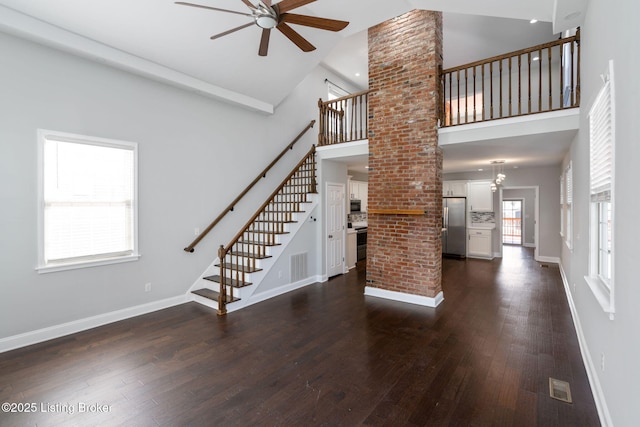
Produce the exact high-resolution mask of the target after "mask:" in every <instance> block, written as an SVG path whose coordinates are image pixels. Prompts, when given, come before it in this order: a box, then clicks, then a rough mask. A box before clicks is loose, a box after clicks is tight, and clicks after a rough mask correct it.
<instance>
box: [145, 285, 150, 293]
mask: <svg viewBox="0 0 640 427" xmlns="http://www.w3.org/2000/svg"><path fill="white" fill-rule="evenodd" d="M144 291H145V292H151V283H145V284H144Z"/></svg>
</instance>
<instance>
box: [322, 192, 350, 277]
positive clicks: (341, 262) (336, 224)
mask: <svg viewBox="0 0 640 427" xmlns="http://www.w3.org/2000/svg"><path fill="white" fill-rule="evenodd" d="M326 194H327V199H326V204H327V236H326V238H327V277H333V276H336V275H338V274H342V273H344V272H345V259H344V252H345V251H344V247H345V237H344V234H345V219H346V216H347V214H346V212H347V211H346V206H345V185H344V184H336V183H327V193H326Z"/></svg>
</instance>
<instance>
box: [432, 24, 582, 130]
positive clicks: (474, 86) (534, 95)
mask: <svg viewBox="0 0 640 427" xmlns="http://www.w3.org/2000/svg"><path fill="white" fill-rule="evenodd" d="M545 51H546V52H545ZM558 58H559V60H558ZM554 59H556V60H555V61H554ZM535 61H539V62H537V63H536V62H535ZM543 62H546V64H545V65H544V67H543ZM439 75H440V81H441V88H442V91H441V93H442V95H441V97H440V106H439V108H438V113H439V119H440V124H439V126H441V127H449V126H458V125H464V124H469V123H477V122H483V121H488V120H495V119H503V118H508V117H518V116H523V115H529V114H536V113H544V112H550V111H556V110H563V109H567V108H576V107H579V106H580V29H579V28H578V30H577V32H576V34H575V35H574V36H570V37H566V38H562V39H558V40H554V41H551V42H548V43H543V44H539V45H536V46H532V47H528V48H525V49H521V50H517V51H513V52H509V53H505V54H502V55H496V56H493V57H491V58H486V59H482V60H479V61H475V62H471V63H468V64H464V65H460V66H457V67H452V68H448V69H446V70H442V71H440V72H439ZM485 83H486V84H485ZM547 84H548V87H545V86H547Z"/></svg>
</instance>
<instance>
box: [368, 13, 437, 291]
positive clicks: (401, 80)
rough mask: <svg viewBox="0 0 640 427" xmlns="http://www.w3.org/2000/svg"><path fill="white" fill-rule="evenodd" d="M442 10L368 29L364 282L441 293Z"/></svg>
mask: <svg viewBox="0 0 640 427" xmlns="http://www.w3.org/2000/svg"><path fill="white" fill-rule="evenodd" d="M441 65H442V14H441V13H440V12H431V11H424V10H414V11H412V12H409V13H407V14H405V15H402V16H399V17H397V18H394V19H391V20H389V21H387V22H384V23H382V24H380V25H377V26H375V27H373V28H370V29H369V88H370V89H371V91H372V94H371V95H370V98H369V206H368V208H369V210H372V211H373V210H375V209H410V210H416V209H419V210H424V211H425V212H426V213H425V215H397V214H375V213H370V214H369V217H368V225H369V234H368V242H367V286H368V287H370V288H380V289H384V290H389V291H397V292H403V293H406V294H413V295H419V296H426V297H435V296H436V295H438V293H440V292H441V290H442V286H441V279H442V258H441V249H442V247H441V245H442V242H441V240H440V238H441V229H442V151H441V149H440V148H439V147H438V131H437V120H438V108H440V102H439V101H438V100H439V99H440V83H439V80H438V76H439V73H438V70H439V67H441Z"/></svg>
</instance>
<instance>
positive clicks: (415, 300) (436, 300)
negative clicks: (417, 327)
mask: <svg viewBox="0 0 640 427" xmlns="http://www.w3.org/2000/svg"><path fill="white" fill-rule="evenodd" d="M364 294H365V295H368V296H371V297H377V298H385V299H390V300H393V301H400V302H406V303H409V304H417V305H423V306H425V307H437V306H438V305H440V303H441V302H442V301H444V294H443V293H442V291H440V292H439V293H438V295H436V296H435V297H433V298H432V297H425V296H422V295H413V294H406V293H404V292H397V291H389V290H386V289H380V288H372V287H370V286H366V287H365V288H364Z"/></svg>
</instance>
